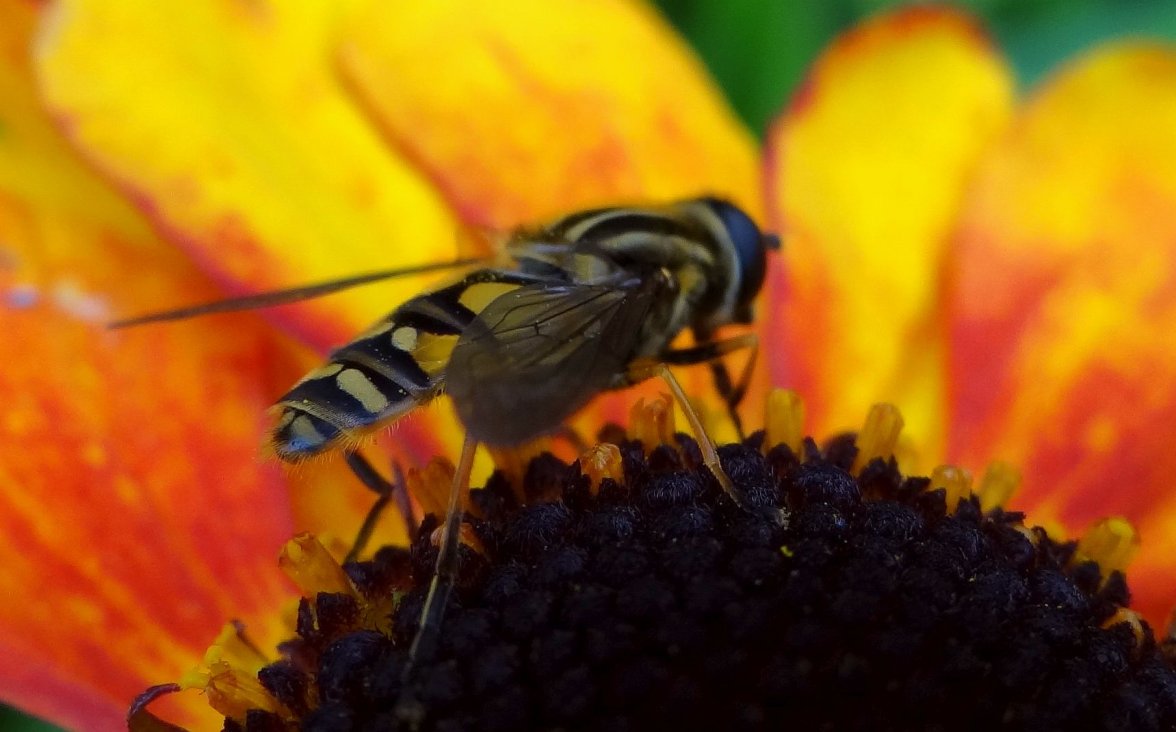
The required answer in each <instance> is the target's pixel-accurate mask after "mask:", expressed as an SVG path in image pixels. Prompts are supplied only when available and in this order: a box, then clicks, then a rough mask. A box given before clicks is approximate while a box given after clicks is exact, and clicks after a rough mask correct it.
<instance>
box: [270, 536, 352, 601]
mask: <svg viewBox="0 0 1176 732" xmlns="http://www.w3.org/2000/svg"><path fill="white" fill-rule="evenodd" d="M278 566H279V567H281V568H282V571H283V572H285V573H286V576H287V577H289V578H290V579H291V580H292V581H293V582H294V584H296V585H298V589H299V590H300V591H301V592H302V595H303V597H314V596H315V595H317V594H318V593H320V592H340V593H345V594H348V595H353V596H354V595H355V594H356V592H355V588H354V587H352V585H351V580H350V579H348V578H347V573H346V572H344V571H343V567H341V566H340V565H339V562H338V561H336V560H335V558H334V557H333V556H331V553H330V552H328V551H327V549H326V547H324V546H323V545H322V544H320V543H319V540H318V539H316V538H315V537H314V536H312V535H310V534H299V535H298V536H295V537H294V538H293V539H291V540H290V541H288V542H286V545H285V546H284V547H282V553H281V555H280V556H279V557H278Z"/></svg>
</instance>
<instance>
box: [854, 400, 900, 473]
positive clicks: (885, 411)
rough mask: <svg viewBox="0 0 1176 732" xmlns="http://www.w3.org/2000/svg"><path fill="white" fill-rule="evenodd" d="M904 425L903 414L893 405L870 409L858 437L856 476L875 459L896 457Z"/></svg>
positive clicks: (876, 406) (880, 405) (878, 405)
mask: <svg viewBox="0 0 1176 732" xmlns="http://www.w3.org/2000/svg"><path fill="white" fill-rule="evenodd" d="M902 425H903V421H902V413H900V412H899V411H898V407H896V406H894V405H893V404H875V405H874V406H872V407H870V413H869V415H867V416H866V424H865V426H863V427H862V431H861V432H859V433H858V437H857V448H858V454H857V458H856V459H855V460H854V461H853V471H852V472H853V474H854V475H857V474H858V473H860V472H861V471H862V468H864V467H866V466H867V465H869V464H870V461H872V460H874V459H875V458H880V459H882V460H887V459H889V458H890V457H892V456H893V455H894V447H895V445H897V444H898V436H899V434H901V433H902Z"/></svg>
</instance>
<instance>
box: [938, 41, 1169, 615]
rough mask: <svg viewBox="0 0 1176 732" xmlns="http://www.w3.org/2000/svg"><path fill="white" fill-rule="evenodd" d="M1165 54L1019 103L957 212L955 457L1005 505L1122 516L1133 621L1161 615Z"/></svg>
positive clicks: (1165, 570)
mask: <svg viewBox="0 0 1176 732" xmlns="http://www.w3.org/2000/svg"><path fill="white" fill-rule="evenodd" d="M1173 130H1176V51H1174V50H1173V49H1171V48H1160V47H1155V46H1144V45H1118V46H1112V47H1109V48H1106V49H1103V50H1101V51H1099V52H1097V53H1094V54H1092V55H1090V56H1088V57H1086V58H1085V59H1083V60H1081V61H1080V62H1077V63H1076V64H1074V65H1073V66H1071V67H1070V68H1068V69H1066V70H1065V71H1064V72H1062V73H1060V74H1059V75H1058V76H1057V77H1056V78H1054V79H1053V80H1051V81H1050V82H1049V83H1048V84H1047V85H1046V86H1045V88H1044V89H1042V90H1041V91H1040V92H1039V93H1038V94H1037V95H1035V97H1034V98H1033V100H1032V101H1031V103H1030V104H1029V105H1028V106H1027V107H1026V109H1025V110H1024V112H1023V113H1022V115H1021V116H1020V118H1019V119H1018V120H1017V121H1016V123H1015V125H1014V126H1013V127H1012V128H1011V130H1010V133H1009V135H1008V136H1007V138H1006V139H1005V140H1003V142H1002V143H1001V144H1000V146H999V147H998V148H997V149H996V150H995V151H994V153H993V154H992V156H991V157H990V158H989V159H987V160H986V161H985V165H984V167H983V169H982V171H981V174H980V176H979V178H978V180H977V185H976V188H975V190H974V192H973V193H972V195H971V197H970V199H969V205H968V207H967V209H966V211H965V213H964V216H963V219H962V223H961V225H960V228H959V232H958V234H957V236H956V245H957V246H958V249H959V259H958V262H957V264H958V270H957V275H956V278H957V281H958V283H959V284H958V292H957V295H956V298H955V301H954V308H953V310H952V312H951V317H952V321H953V331H952V379H951V384H952V408H953V412H954V418H953V421H952V425H953V427H954V429H955V432H954V434H953V437H952V448H951V451H952V454H953V456H956V458H957V459H958V460H960V461H962V462H964V463H966V464H975V463H977V462H979V461H981V460H986V459H989V458H999V459H1004V460H1008V461H1011V462H1013V463H1014V464H1018V465H1020V466H1021V467H1022V468H1023V469H1024V474H1025V480H1024V484H1023V485H1024V487H1023V489H1022V492H1021V495H1020V498H1019V500H1017V501H1015V503H1014V505H1016V506H1021V507H1028V508H1030V509H1031V511H1032V513H1031V515H1032V516H1033V517H1034V519H1035V520H1038V519H1054V520H1057V521H1060V522H1062V523H1063V524H1064V525H1065V526H1067V527H1068V528H1069V529H1070V530H1071V531H1081V530H1082V529H1084V528H1086V526H1088V525H1089V524H1091V523H1093V522H1094V521H1095V520H1096V519H1097V518H1099V517H1102V516H1104V515H1107V514H1122V515H1125V516H1127V517H1128V518H1129V519H1130V520H1131V521H1132V522H1134V523H1135V525H1136V526H1137V527H1138V529H1139V532H1140V535H1141V537H1142V541H1143V549H1142V551H1141V553H1140V556H1139V558H1138V559H1137V560H1136V562H1135V564H1134V565H1133V569H1132V572H1131V578H1132V588H1133V590H1134V591H1135V593H1136V596H1137V600H1138V607H1139V608H1140V609H1142V610H1143V612H1144V613H1145V614H1146V615H1147V617H1148V618H1149V619H1151V620H1152V621H1153V622H1156V621H1162V620H1163V618H1164V615H1165V613H1166V612H1167V610H1168V609H1170V608H1171V607H1172V605H1173V602H1174V601H1176V590H1173V583H1172V577H1173V576H1176V553H1173V551H1172V544H1171V537H1172V535H1173V534H1174V532H1176V492H1173V490H1172V486H1173V475H1176V452H1174V451H1173V450H1172V449H1171V432H1172V429H1171V427H1172V424H1173V422H1174V421H1176V136H1174V135H1173V132H1172V131H1173Z"/></svg>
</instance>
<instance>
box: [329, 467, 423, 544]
mask: <svg viewBox="0 0 1176 732" xmlns="http://www.w3.org/2000/svg"><path fill="white" fill-rule="evenodd" d="M345 456H346V459H347V466H348V467H350V468H351V472H352V473H355V477H356V478H358V479H359V482H360V483H363V484H364V485H365V486H367V487H368V488H369V489H371V490H372V491H373V492H374V493H375V494H376V495H377V496H379V498H377V499H376V502H375V503H373V504H372V507H371V508H370V509H368V512H367V516H364V519H363V524H361V525H360V527H359V533H357V534H356V535H355V541H353V542H352V543H351V550H350V551H348V552H347V556H346V557H344V558H343V563H344V564H346V563H347V562H354V561H355V560H356V559H357V558H358V557H359V554H360V552H362V551H363V550H364V548H365V547H366V546H367V543H368V540H369V539H371V536H372V531H374V530H375V528H376V522H377V521H378V520H379V518H380V514H381V513H382V512H383V510H384V507H385V506H387V505H388V502H389V501H391V500H392V499H396V507H397V508H398V509H399V510H400V515H401V516H403V517H404V521H405V523H406V524H407V525H408V527H409V529H408V531H409V536H410V538H415V537H414V536H412V532H413V521H412V506H411V505H409V502H408V491H407V489H406V488H405V483H404V473H403V472H402V471H401V470H400V466H399V465H397V464H395V463H393V465H392V470H393V477H392V482H391V483H390V482H388V481H387V480H385V479H384V476H382V475H380V474H379V473H378V472H376V469H375V468H373V467H372V464H371V463H369V462H368V461H367V458H365V457H364V456H363V455H360V454H359V453H358V452H355V451H354V450H348V451H347V452H346V453H345Z"/></svg>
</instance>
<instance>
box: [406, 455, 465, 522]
mask: <svg viewBox="0 0 1176 732" xmlns="http://www.w3.org/2000/svg"><path fill="white" fill-rule="evenodd" d="M455 470H456V469H455V468H454V467H453V463H451V462H449V461H448V460H446V459H445V458H443V457H441V456H439V455H438V456H437V457H434V458H433V459H432V460H430V461H429V462H428V464H427V465H425V467H423V468H421V469H419V470H417V469H416V468H410V469H409V471H408V475H406V476H405V478H404V482H405V484H406V485H407V487H408V495H410V496H412V497H413V498H415V499H416V500H417V502H418V503H420V504H421V511H423V512H424V513H425V514H430V513H431V514H433V515H434V516H437V517H442V516H444V515H445V508H446V506H447V505H448V503H449V490H450V488H452V487H453V474H454V472H455ZM461 500H462V508H463V510H464V509H465V508H466V507H467V506H466V504H467V503H468V501H469V495H468V494H467V495H463V496H462V497H461Z"/></svg>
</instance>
